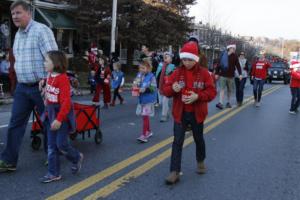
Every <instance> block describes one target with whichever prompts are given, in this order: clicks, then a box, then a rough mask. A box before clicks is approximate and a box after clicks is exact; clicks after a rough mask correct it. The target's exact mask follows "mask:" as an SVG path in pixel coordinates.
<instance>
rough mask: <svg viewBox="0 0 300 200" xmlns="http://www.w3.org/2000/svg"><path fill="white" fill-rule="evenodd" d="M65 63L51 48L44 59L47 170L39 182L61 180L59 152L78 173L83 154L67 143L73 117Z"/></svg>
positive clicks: (63, 58)
mask: <svg viewBox="0 0 300 200" xmlns="http://www.w3.org/2000/svg"><path fill="white" fill-rule="evenodd" d="M67 64H68V63H67V58H66V56H65V54H64V53H62V52H61V51H50V52H48V54H47V56H46V59H45V68H46V71H47V72H48V78H47V81H46V88H45V101H46V108H45V124H46V130H47V137H48V173H47V174H46V175H45V176H44V177H43V178H41V182H42V183H50V182H52V181H58V180H60V179H61V175H60V166H59V153H62V154H63V155H64V156H65V157H66V158H67V159H68V160H69V161H70V162H72V163H73V166H72V168H71V170H72V173H73V174H75V173H78V172H79V170H80V168H81V164H82V160H83V154H82V153H80V152H78V151H77V150H76V149H74V148H73V147H72V146H71V145H70V144H69V143H68V135H69V133H70V132H71V131H74V130H75V117H74V113H73V109H72V104H71V89H70V81H69V79H68V77H67V74H66V70H67ZM70 124H71V125H72V127H71V129H70Z"/></svg>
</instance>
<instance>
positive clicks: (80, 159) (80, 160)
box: [71, 153, 83, 174]
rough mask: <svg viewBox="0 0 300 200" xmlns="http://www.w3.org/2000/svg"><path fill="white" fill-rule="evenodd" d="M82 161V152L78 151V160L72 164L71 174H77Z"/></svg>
mask: <svg viewBox="0 0 300 200" xmlns="http://www.w3.org/2000/svg"><path fill="white" fill-rule="evenodd" d="M82 162H83V154H82V153H79V160H78V162H77V163H76V164H74V165H73V166H72V168H71V170H72V174H77V173H79V172H80V170H81V167H82Z"/></svg>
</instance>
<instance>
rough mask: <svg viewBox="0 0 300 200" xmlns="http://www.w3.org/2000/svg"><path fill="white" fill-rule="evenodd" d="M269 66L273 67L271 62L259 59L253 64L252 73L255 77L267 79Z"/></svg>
mask: <svg viewBox="0 0 300 200" xmlns="http://www.w3.org/2000/svg"><path fill="white" fill-rule="evenodd" d="M269 67H271V64H270V63H268V62H264V61H258V62H256V63H255V64H253V65H252V71H251V75H252V76H254V78H259V79H262V80H265V79H266V78H267V74H268V69H269Z"/></svg>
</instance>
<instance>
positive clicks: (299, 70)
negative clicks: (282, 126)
mask: <svg viewBox="0 0 300 200" xmlns="http://www.w3.org/2000/svg"><path fill="white" fill-rule="evenodd" d="M290 88H291V94H292V102H291V108H290V111H289V113H290V114H292V115H295V114H296V113H297V112H298V108H299V105H300V63H296V64H293V65H292V72H291V83H290Z"/></svg>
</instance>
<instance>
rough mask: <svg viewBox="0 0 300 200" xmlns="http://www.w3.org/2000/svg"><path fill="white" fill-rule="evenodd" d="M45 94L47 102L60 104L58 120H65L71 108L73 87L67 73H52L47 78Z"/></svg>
mask: <svg viewBox="0 0 300 200" xmlns="http://www.w3.org/2000/svg"><path fill="white" fill-rule="evenodd" d="M45 96H46V100H47V104H60V110H59V112H58V114H57V116H56V120H57V121H59V122H62V121H65V120H66V119H67V115H68V114H69V112H70V109H71V89H70V81H69V78H68V76H67V74H65V73H64V74H59V75H57V76H51V75H50V76H49V78H48V79H47V85H46V94H45Z"/></svg>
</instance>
